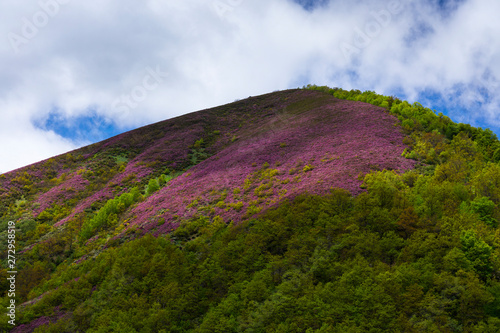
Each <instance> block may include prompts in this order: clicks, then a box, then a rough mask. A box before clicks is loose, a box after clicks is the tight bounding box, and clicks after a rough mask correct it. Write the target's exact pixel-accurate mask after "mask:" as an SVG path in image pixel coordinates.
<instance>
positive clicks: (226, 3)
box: [212, 0, 244, 18]
mask: <svg viewBox="0 0 500 333" xmlns="http://www.w3.org/2000/svg"><path fill="white" fill-rule="evenodd" d="M243 2H244V0H216V1H214V2H213V3H212V6H213V8H214V10H215V12H216V13H217V15H219V16H220V17H221V18H224V17H225V16H226V14H227V13H228V12H232V11H233V10H234V9H235V8H236V7H238V6H240V5H241V4H242V3H243Z"/></svg>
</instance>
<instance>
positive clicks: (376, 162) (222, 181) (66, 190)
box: [1, 90, 414, 238]
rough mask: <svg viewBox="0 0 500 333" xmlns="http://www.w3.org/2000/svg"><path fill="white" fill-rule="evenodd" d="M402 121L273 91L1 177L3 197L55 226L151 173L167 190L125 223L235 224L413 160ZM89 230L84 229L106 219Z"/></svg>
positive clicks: (137, 207)
mask: <svg viewBox="0 0 500 333" xmlns="http://www.w3.org/2000/svg"><path fill="white" fill-rule="evenodd" d="M396 123H397V119H395V117H394V116H392V115H389V114H388V113H387V111H386V110H384V109H382V108H377V107H374V106H372V105H369V104H366V103H360V102H350V101H344V100H339V99H336V98H334V97H333V96H329V95H326V94H324V93H318V92H314V91H303V90H291V91H285V92H279V93H273V94H268V95H264V96H260V97H254V98H249V99H247V100H245V101H240V102H236V103H232V104H229V105H226V106H223V107H220V108H215V109H211V110H204V111H200V112H195V113H192V114H189V115H186V116H182V117H178V118H175V119H171V120H168V121H164V122H160V123H157V124H154V125H150V126H146V127H144V128H141V129H138V130H134V131H131V132H128V133H124V134H122V135H119V136H116V137H114V138H111V139H109V140H106V141H104V142H101V143H98V144H95V145H92V146H89V147H85V148H83V149H80V150H77V151H74V152H71V153H69V154H66V155H62V156H58V157H55V158H52V159H50V160H47V161H44V162H40V163H37V164H35V165H32V166H29V167H26V168H22V169H20V170H16V171H14V172H11V173H8V174H5V175H3V177H2V178H3V179H2V180H1V186H2V190H3V192H4V193H3V196H2V199H3V200H2V203H3V207H5V209H4V212H6V213H5V214H7V212H8V209H7V207H8V206H9V205H10V207H9V209H11V210H12V209H15V207H14V206H15V205H16V204H15V200H18V201H19V200H21V202H24V203H23V210H24V213H25V218H34V219H38V220H42V221H47V223H48V225H51V224H52V223H53V225H54V227H55V228H57V227H61V226H63V225H64V224H66V223H67V222H68V221H75V220H78V219H79V220H80V222H81V223H83V224H85V223H86V222H88V221H86V218H87V216H88V215H89V214H88V213H89V212H92V211H95V210H97V209H99V208H100V207H101V206H102V205H103V204H104V203H105V202H106V201H107V200H109V199H112V198H115V197H117V196H119V195H120V194H122V193H125V192H130V190H131V189H132V188H133V187H138V188H139V190H140V191H143V188H144V186H146V185H148V184H149V181H150V180H151V181H152V183H151V187H152V188H153V187H156V186H157V187H158V188H159V187H160V182H161V183H162V184H161V189H159V190H157V191H155V193H152V192H153V191H151V190H148V191H147V192H145V193H144V194H146V197H145V198H143V199H141V200H139V201H140V202H134V204H131V205H130V209H128V210H127V211H120V213H119V214H118V215H120V216H119V217H118V216H117V217H118V220H127V223H126V224H127V225H126V228H124V229H125V230H127V229H128V228H132V227H138V228H139V229H141V230H148V231H150V230H155V233H156V234H158V233H165V232H168V231H170V230H171V229H172V228H175V227H176V226H177V225H178V224H179V223H180V222H181V221H185V220H188V219H190V218H192V217H194V216H198V215H203V216H206V217H208V218H210V219H213V218H214V217H215V216H219V217H221V218H222V219H223V220H224V221H226V222H229V221H234V222H238V221H240V220H241V219H242V218H243V217H249V216H252V215H253V214H255V213H257V212H260V211H262V210H265V209H266V208H268V207H270V206H272V205H274V204H276V203H278V202H280V201H281V200H283V199H284V198H293V197H294V196H296V195H297V194H299V193H303V192H309V193H317V194H320V193H322V194H324V193H328V191H329V190H330V189H331V188H333V187H341V188H345V189H347V190H349V191H350V192H351V193H352V194H357V193H359V192H360V191H361V189H360V187H359V185H360V184H361V180H362V176H364V174H366V173H368V172H369V171H370V170H382V169H388V170H393V169H394V170H401V171H403V170H406V169H408V168H411V167H412V165H413V164H414V163H413V161H411V160H407V159H405V158H403V157H401V153H402V151H403V150H404V148H405V146H404V145H403V143H402V139H403V134H402V133H401V131H400V130H398V129H397V127H395V125H396ZM167 182H168V183H167ZM23 197H24V200H25V201H22V200H23V199H22V198H23ZM13 203H14V206H12V204H13ZM18 203H19V202H18ZM16 207H17V206H16ZM118 222H120V221H118ZM118 224H119V223H117V225H118ZM117 225H115V226H111V227H116V226H117ZM92 229H95V230H91V231H89V233H87V235H86V237H87V238H89V237H90V236H95V235H97V233H98V231H99V229H103V228H101V226H96V227H95V228H92ZM104 229H106V228H104ZM106 232H107V233H109V230H106Z"/></svg>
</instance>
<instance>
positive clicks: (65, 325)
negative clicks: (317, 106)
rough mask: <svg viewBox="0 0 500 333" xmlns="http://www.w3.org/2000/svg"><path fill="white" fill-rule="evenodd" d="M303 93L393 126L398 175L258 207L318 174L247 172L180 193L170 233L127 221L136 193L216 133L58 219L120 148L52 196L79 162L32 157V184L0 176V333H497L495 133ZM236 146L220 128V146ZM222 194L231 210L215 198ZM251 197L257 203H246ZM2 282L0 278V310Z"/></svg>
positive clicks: (170, 173) (203, 155) (393, 101)
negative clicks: (380, 116) (13, 263)
mask: <svg viewBox="0 0 500 333" xmlns="http://www.w3.org/2000/svg"><path fill="white" fill-rule="evenodd" d="M303 90H304V91H307V92H309V91H315V92H316V93H318V94H319V96H322V95H324V96H326V95H328V96H333V97H334V98H336V99H339V100H344V101H357V102H364V103H369V104H372V105H375V106H377V107H380V108H383V109H384V111H383V112H385V113H387V114H388V115H391V116H392V117H393V118H394V119H395V120H396V121H397V123H396V124H395V125H394V126H393V131H394V132H395V133H396V132H398V133H402V134H403V135H402V136H401V137H402V138H403V139H402V143H401V145H404V147H405V148H404V150H403V151H402V155H401V156H402V157H403V158H405V159H407V160H409V162H411V166H412V167H411V168H410V167H408V168H404V170H402V169H403V168H402V169H397V168H385V167H378V166H377V165H373V166H371V167H370V170H366V172H355V173H354V174H352V175H351V176H352V177H353V178H355V179H357V181H358V182H359V183H360V184H361V186H360V187H359V189H358V190H356V191H354V190H351V188H341V187H331V188H330V190H329V191H328V193H310V192H309V191H303V193H297V194H296V195H294V196H292V197H290V198H288V197H287V198H285V197H284V196H283V195H282V196H281V197H280V198H283V200H281V201H278V200H276V201H275V202H274V201H273V202H272V203H271V200H270V199H269V198H274V197H272V195H275V194H276V193H279V192H280V191H282V192H283V190H284V189H286V187H285V186H288V184H289V183H290V182H292V183H293V181H294V179H296V181H297V182H299V181H300V179H299V178H297V177H299V176H302V177H306V176H307V175H309V174H312V171H311V170H312V169H314V168H315V169H316V170H318V169H319V166H315V165H313V164H312V163H313V162H311V163H308V162H307V161H304V163H303V164H301V165H299V166H296V167H295V168H294V169H293V170H292V169H290V171H289V172H288V173H286V174H282V173H281V174H280V171H279V169H278V166H277V163H275V164H269V163H260V162H259V163H258V164H257V163H255V165H253V169H252V170H253V173H252V177H247V178H242V179H243V180H242V181H244V183H243V184H242V186H240V187H234V188H226V189H224V191H221V192H217V193H215V194H214V197H217V199H216V200H213V202H212V205H211V206H203V207H202V204H201V203H199V202H198V201H199V200H193V201H192V202H191V205H192V206H193V207H198V208H197V210H196V213H193V214H191V215H189V217H188V218H186V219H179V220H176V223H172V222H171V221H170V220H168V218H163V217H159V218H158V220H155V223H156V224H155V225H156V228H158V230H161V232H155V230H145V231H144V232H143V230H140V228H138V227H129V224H133V219H134V217H133V216H131V215H130V214H128V213H127V212H130V211H131V210H132V209H136V210H137V211H140V210H139V208H140V207H141V205H144V203H145V202H148V201H147V200H148V198H154V195H155V193H159V191H161V190H162V189H163V188H166V187H168V186H169V184H171V183H172V182H174V181H175V180H176V179H179V178H181V177H184V176H185V174H186V173H188V172H191V170H194V169H193V168H194V166H196V165H198V164H199V163H200V162H201V161H203V160H205V159H207V158H209V156H210V155H211V154H213V153H214V152H213V151H211V150H210V149H211V148H210V147H211V144H212V143H214V142H218V141H217V140H218V139H217V138H218V137H220V135H221V133H220V130H216V129H214V128H210V129H209V131H208V132H205V134H204V139H201V138H198V137H197V138H195V139H196V140H195V139H193V140H192V141H193V144H192V145H191V146H190V152H189V154H188V155H187V156H186V160H185V163H184V164H182V163H180V164H179V165H173V166H172V165H167V164H158V165H156V166H154V170H155V171H154V172H151V173H148V174H146V175H145V176H144V177H143V178H141V180H140V181H136V182H135V181H134V177H124V178H122V179H120V183H117V184H114V185H113V186H114V187H113V188H120V190H116V191H115V192H109V193H108V196H107V197H106V196H100V197H99V196H97V197H95V198H94V199H95V201H94V203H93V204H91V205H90V206H89V207H87V208H85V210H82V212H81V213H79V214H77V215H74V216H72V215H71V214H70V213H71V211H72V210H73V209H74V208H75V207H77V205H78V203H79V202H80V201H81V200H82V199H83V198H84V197H83V194H82V192H83V189H85V190H86V191H87V190H89V189H92V190H96V193H99V192H97V190H99V189H101V188H104V187H102V186H104V185H103V184H107V183H108V182H109V181H110V180H111V179H114V178H113V177H115V176H116V175H119V174H120V172H123V170H125V169H126V168H127V167H128V166H127V163H128V161H131V160H132V159H133V157H134V156H132V155H133V154H134V152H133V151H127V150H126V149H123V150H121V151H116V150H114V151H113V152H112V154H110V155H105V154H104V153H102V154H101V155H99V156H98V157H99V159H95V161H96V162H91V163H94V165H90V166H89V167H88V168H86V169H79V171H78V175H76V173H75V176H72V178H71V179H70V182H71V184H72V185H71V186H67V185H65V187H64V188H61V187H59V188H58V187H57V186H58V184H62V183H64V181H65V180H66V178H67V177H68V175H67V174H65V173H58V172H56V171H55V170H59V169H61V168H62V167H61V165H63V164H64V165H66V168H71V167H72V165H77V164H78V163H80V162H81V161H83V160H89V156H86V155H85V154H84V153H85V151H84V152H83V153H82V154H81V155H77V156H75V155H74V154H65V155H64V156H61V157H60V158H59V159H57V161H56V160H54V159H51V160H47V161H46V162H44V163H45V164H44V168H43V169H44V174H43V177H42V178H43V179H47V181H46V182H40V181H38V180H37V179H36V178H35V177H33V176H32V174H30V173H29V172H26V171H18V172H15V173H13V174H12V175H0V178H4V179H5V180H6V181H7V180H8V181H9V184H14V185H15V186H14V185H12V186H11V187H8V188H7V187H6V185H5V183H4V185H3V187H1V188H0V199H1V200H2V201H1V202H0V204H1V207H2V211H1V214H2V216H1V217H0V231H1V234H0V242H1V244H2V246H1V249H2V261H3V266H2V267H7V250H6V249H7V248H8V245H7V244H8V239H9V237H8V233H7V229H8V225H9V221H15V222H16V224H15V225H16V237H17V238H16V241H17V244H19V246H18V247H17V249H19V251H20V250H21V249H22V251H20V252H21V253H19V254H18V263H17V268H18V271H19V273H18V275H17V285H16V287H17V290H16V301H17V304H18V307H17V311H18V312H17V323H18V324H17V326H16V327H15V328H12V326H11V325H9V324H8V322H7V321H8V319H9V318H8V317H6V316H5V315H4V316H3V319H2V321H1V323H0V329H1V330H3V331H9V330H12V332H38V333H39V332H57V333H62V332H93V333H97V332H99V333H104V332H124V333H127V332H130V333H132V332H151V333H153V332H283V333H285V332H287V333H288V332H307V333H312V332H322V333H323V332H339V333H341V332H342V333H345V332H499V331H500V233H499V231H498V224H499V221H500V212H499V210H498V205H499V204H500V165H499V162H500V142H499V141H498V139H497V137H496V135H495V134H494V133H493V132H492V131H490V130H488V129H486V130H484V129H481V128H475V127H472V126H470V125H467V124H457V123H454V122H453V121H452V120H451V119H450V118H448V117H446V116H444V115H443V114H441V113H439V114H436V112H435V111H432V110H430V109H428V108H425V107H423V106H422V105H420V104H418V103H414V104H410V103H408V102H406V101H402V100H399V99H398V98H395V97H392V96H382V95H378V94H376V93H374V92H370V91H367V92H361V91H358V90H351V91H346V90H342V89H340V88H328V87H318V86H308V87H304V89H303ZM315 96H316V95H315ZM328 101H330V100H328ZM308 105H309V104H308ZM356 105H357V104H356ZM239 121H241V120H240V119H239V120H238V122H239ZM372 121H374V122H376V119H374V120H372ZM207 133H208V134H207ZM238 139H239V137H238V135H235V134H233V133H232V132H231V133H229V134H228V135H227V140H226V141H225V142H226V143H225V144H227V145H230V144H231V143H232V142H235V141H237V140H238ZM389 140H396V139H394V138H392V137H391V138H389ZM286 146H287V143H286V142H284V143H283V144H281V146H277V147H276V151H277V152H279V151H280V149H281V150H283V149H286ZM402 149H403V148H402ZM313 152H314V151H313ZM107 153H109V151H107ZM111 156H112V157H111ZM94 157H95V156H94ZM356 157H357V155H356ZM319 158H324V157H323V156H320V157H319ZM363 158H364V156H361V159H363ZM329 159H331V160H332V161H333V162H335V161H336V160H335V158H334V157H329ZM325 160H326V159H325ZM322 161H323V160H322ZM333 162H332V163H333ZM58 163H59V164H60V165H59V164H58ZM89 163H90V162H89ZM150 163H153V164H154V161H150ZM318 163H320V162H318ZM324 163H326V162H324ZM56 164H57V165H56ZM52 165H54V167H52ZM408 165H410V164H408ZM276 170H278V171H276ZM360 170H361V169H360ZM357 171H358V170H357ZM192 172H193V173H194V172H195V171H192ZM139 173H140V172H139V171H138V172H137V173H136V174H135V176H137V174H139ZM280 175H281V177H282V178H279V177H280ZM285 176H286V177H288V178H285ZM324 177H330V175H328V174H324ZM0 180H1V179H0ZM314 181H315V182H321V179H320V180H316V179H314ZM67 183H68V182H65V183H64V184H67ZM277 186H281V187H279V188H275V187H277ZM349 186H351V187H352V185H349ZM49 188H50V189H53V188H57V190H58V193H61V192H63V193H64V196H63V197H64V198H65V199H64V200H60V197H57V193H55V192H54V193H51V192H50V191H51V190H49ZM273 190H275V191H274V192H273ZM289 191H291V189H289ZM40 193H44V195H45V197H46V198H47V200H46V203H44V202H42V203H38V204H33V203H32V202H31V201H30V200H31V199H30V198H34V197H35V195H40ZM283 193H284V192H283ZM245 194H248V195H249V196H248V197H247V199H248V200H249V198H250V195H251V196H252V197H251V198H252V199H253V200H254V202H251V203H249V202H247V200H245V198H246V197H244V195H245ZM228 196H230V197H231V198H236V199H238V198H239V199H240V200H239V201H238V200H236V199H234V200H232V201H231V202H230V201H229V200H228V199H227V198H228ZM276 197H278V194H276ZM56 199H57V200H56ZM267 199H269V204H268V207H269V208H268V209H262V208H261V206H259V205H261V204H262V205H264V204H267V203H266V200H267ZM150 200H153V199H150ZM172 200H175V199H172ZM259 200H260V201H259ZM54 202H57V204H53V203H54ZM148 207H149V206H148ZM242 207H243V208H244V209H242ZM188 208H189V207H188ZM188 208H186V209H188ZM147 209H151V208H147ZM147 209H146V208H145V210H147ZM216 209H219V210H220V211H221V212H228V214H229V213H231V214H233V215H235V214H236V215H239V216H240V219H239V220H237V219H229V218H228V217H226V215H223V214H222V213H220V214H219V213H218V212H219V210H216ZM165 214H167V215H165V216H169V215H168V212H165ZM186 216H187V215H186ZM227 216H230V215H227ZM231 216H232V215H231ZM63 220H64V222H65V223H64V224H61V223H60V221H63ZM117 235H120V237H116V236H117ZM21 244H22V247H21ZM7 271H8V270H7V269H6V268H3V269H2V270H0V284H1V285H2V288H1V290H2V295H1V296H2V299H1V302H0V303H1V306H2V307H3V308H4V309H6V308H7V306H8V304H9V297H8V296H7V290H8V289H9V285H8V281H7V279H6V278H7V276H8V274H7Z"/></svg>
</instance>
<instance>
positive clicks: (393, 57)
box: [0, 0, 500, 172]
mask: <svg viewBox="0 0 500 333" xmlns="http://www.w3.org/2000/svg"><path fill="white" fill-rule="evenodd" d="M498 13H500V1H498V0H407V1H406V0H395V1H391V0H388V1H373V0H350V1H346V0H343V1H341V0H316V1H313V0H271V1H263V0H252V1H250V0H203V1H202V0H182V1H174V0H142V1H139V0H99V1H97V0H95V1H94V0H90V1H81V0H23V1H19V0H2V1H1V2H0V35H1V36H3V37H2V38H3V42H1V43H0V77H1V81H0V172H7V171H10V170H13V169H15V168H18V167H21V166H24V165H27V164H30V163H33V162H36V161H39V160H42V159H45V158H48V157H50V156H53V155H56V154H59V153H63V152H66V151H69V150H72V149H75V148H77V147H81V146H83V145H86V144H89V143H92V142H96V141H99V140H102V139H105V138H107V137H110V136H113V135H116V134H118V133H121V132H123V131H126V130H129V129H133V128H136V127H139V126H142V125H145V124H150V123H153V122H156V121H160V120H164V119H167V118H171V117H174V116H178V115H181V114H184V113H187V112H191V111H196V110H200V109H204V108H208V107H212V106H217V105H221V104H225V103H229V102H232V101H234V100H236V99H242V98H246V97H248V96H255V95H259V94H263V93H267V92H272V91H275V90H282V89H287V88H296V87H302V86H303V85H306V84H308V83H311V84H317V85H328V86H331V87H341V88H344V89H360V90H373V91H376V92H378V93H382V94H385V95H395V96H398V97H400V98H403V99H407V100H409V101H411V102H414V101H419V102H420V103H422V104H423V105H424V106H428V107H431V108H432V109H436V110H437V111H438V112H443V113H445V114H446V115H448V116H450V117H451V118H452V119H453V120H455V121H458V122H466V123H470V124H473V125H475V126H481V127H484V128H485V127H489V128H491V129H492V130H493V131H494V132H495V133H497V134H500V130H499V129H500V119H499V114H500V108H499V105H500V94H499V93H498V90H499V88H500V84H499V81H498V80H499V79H500V37H499V36H500V20H498V18H497V16H498Z"/></svg>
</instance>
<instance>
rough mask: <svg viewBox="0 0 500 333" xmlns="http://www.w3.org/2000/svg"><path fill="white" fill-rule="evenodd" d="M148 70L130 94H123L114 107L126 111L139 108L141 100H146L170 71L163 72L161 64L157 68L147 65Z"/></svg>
mask: <svg viewBox="0 0 500 333" xmlns="http://www.w3.org/2000/svg"><path fill="white" fill-rule="evenodd" d="M146 72H147V74H146V75H145V76H144V77H143V79H142V81H141V82H140V83H139V84H137V85H136V86H134V87H133V88H132V89H131V90H130V92H129V93H128V94H123V95H121V96H120V97H119V98H117V99H116V100H115V101H114V102H113V103H112V104H111V106H112V107H113V109H116V110H118V111H120V112H123V113H125V112H129V111H130V110H132V109H135V108H137V107H138V106H139V104H140V103H141V102H143V101H144V100H146V98H147V97H148V95H149V93H150V92H151V91H153V90H155V89H156V88H158V87H159V86H160V84H161V83H163V81H164V80H165V78H167V77H168V73H167V72H162V71H161V69H160V66H156V69H152V68H151V67H146Z"/></svg>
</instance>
